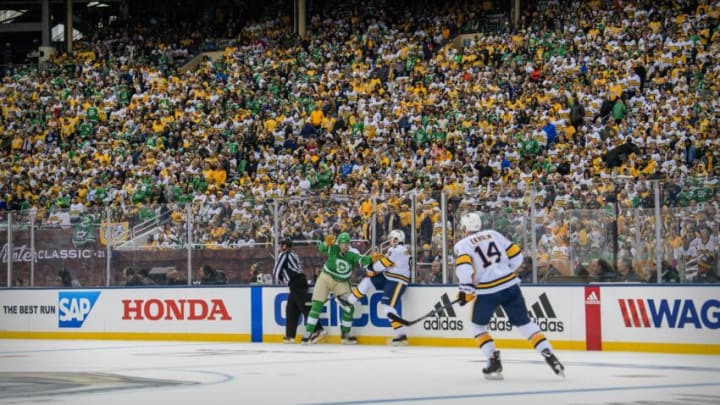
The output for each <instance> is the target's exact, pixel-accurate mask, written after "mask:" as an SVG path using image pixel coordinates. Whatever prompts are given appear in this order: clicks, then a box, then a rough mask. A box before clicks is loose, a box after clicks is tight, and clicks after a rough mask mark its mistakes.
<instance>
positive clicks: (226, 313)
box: [0, 288, 251, 334]
mask: <svg viewBox="0 0 720 405" xmlns="http://www.w3.org/2000/svg"><path fill="white" fill-rule="evenodd" d="M0 307H1V310H2V312H0V330H2V331H44V332H123V333H133V332H137V333H158V332H159V333H163V332H165V333H226V332H230V333H245V334H248V333H249V332H250V322H251V317H250V290H249V289H220V288H207V289H205V288H195V289H175V288H173V289H160V288H143V289H130V288H128V289H93V290H85V289H72V290H70V289H68V290H17V291H14V290H6V291H2V292H1V293H0Z"/></svg>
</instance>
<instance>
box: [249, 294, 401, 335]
mask: <svg viewBox="0 0 720 405" xmlns="http://www.w3.org/2000/svg"><path fill="white" fill-rule="evenodd" d="M288 295H289V292H288V289H287V288H272V287H269V288H263V331H264V333H267V334H284V333H285V325H286V324H287V311H286V307H287V302H288ZM381 300H382V292H374V293H372V294H370V295H368V296H366V297H363V298H362V299H361V300H360V301H359V302H357V303H356V304H355V312H354V313H353V330H354V334H356V335H358V336H362V335H377V334H380V332H378V329H377V328H389V327H390V321H388V319H387V318H386V317H385V311H384V310H383V307H382V302H381ZM307 303H308V305H309V303H310V296H308V300H307ZM402 306H403V304H402V303H401V304H400V308H401V309H400V310H401V311H402ZM341 318H342V307H341V306H340V304H339V303H338V302H337V300H335V299H330V300H327V301H326V302H325V305H323V310H322V312H321V314H320V323H321V324H322V325H323V326H326V327H329V328H330V329H331V330H333V329H337V331H338V332H337V333H339V330H340V321H341ZM299 325H301V326H303V325H304V319H302V320H301V321H300V323H299ZM331 333H333V332H331ZM298 334H299V335H302V328H300V330H299V331H298Z"/></svg>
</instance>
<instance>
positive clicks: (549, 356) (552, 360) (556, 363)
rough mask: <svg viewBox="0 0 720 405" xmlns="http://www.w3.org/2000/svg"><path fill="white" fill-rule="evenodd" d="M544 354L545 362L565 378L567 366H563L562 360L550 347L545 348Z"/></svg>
mask: <svg viewBox="0 0 720 405" xmlns="http://www.w3.org/2000/svg"><path fill="white" fill-rule="evenodd" d="M542 355H543V357H544V358H545V362H546V363H547V364H548V366H550V368H551V369H552V370H553V371H554V372H555V374H557V375H559V376H561V377H562V378H565V367H563V365H562V363H560V360H558V359H557V357H555V355H554V354H553V353H552V352H551V351H550V350H548V349H545V350H543V351H542Z"/></svg>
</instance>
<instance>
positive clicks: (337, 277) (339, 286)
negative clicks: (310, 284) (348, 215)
mask: <svg viewBox="0 0 720 405" xmlns="http://www.w3.org/2000/svg"><path fill="white" fill-rule="evenodd" d="M318 250H319V251H320V253H326V254H327V255H328V258H327V260H326V261H325V265H324V266H323V270H322V272H321V273H320V275H319V276H318V279H317V281H316V282H315V288H314V290H313V294H312V307H311V308H310V314H309V315H308V319H307V322H306V324H305V336H303V338H302V343H303V344H312V343H316V342H317V338H315V336H314V333H315V328H316V326H317V324H318V318H319V317H320V312H321V311H322V307H323V304H324V303H325V301H326V300H327V298H328V297H329V295H330V293H331V292H332V293H333V295H334V296H335V297H336V298H337V299H338V301H340V302H341V304H342V305H341V306H342V309H343V314H342V320H341V323H340V331H341V332H342V337H341V338H342V343H343V344H357V338H355V337H354V336H350V329H351V328H352V322H353V313H354V312H355V307H354V306H353V305H347V302H348V299H349V297H350V282H349V281H348V279H349V278H350V276H351V275H352V273H353V270H354V269H355V267H356V266H367V265H369V264H370V263H371V259H370V256H365V255H361V254H359V253H356V252H353V251H351V250H350V235H349V234H348V233H346V232H343V233H341V234H340V235H338V237H337V245H336V244H335V235H332V234H330V235H327V236H325V240H324V242H321V243H320V245H318Z"/></svg>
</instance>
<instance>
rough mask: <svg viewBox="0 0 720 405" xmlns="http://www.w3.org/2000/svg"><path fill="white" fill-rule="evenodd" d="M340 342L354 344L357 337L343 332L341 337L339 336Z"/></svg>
mask: <svg viewBox="0 0 720 405" xmlns="http://www.w3.org/2000/svg"><path fill="white" fill-rule="evenodd" d="M341 343H342V344H344V345H356V344H357V338H356V337H355V336H350V334H349V333H343V334H342V338H341Z"/></svg>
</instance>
